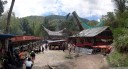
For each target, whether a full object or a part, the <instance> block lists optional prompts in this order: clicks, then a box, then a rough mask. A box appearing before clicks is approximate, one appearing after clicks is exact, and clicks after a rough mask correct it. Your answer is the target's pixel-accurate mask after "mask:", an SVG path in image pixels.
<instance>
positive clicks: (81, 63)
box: [33, 51, 108, 69]
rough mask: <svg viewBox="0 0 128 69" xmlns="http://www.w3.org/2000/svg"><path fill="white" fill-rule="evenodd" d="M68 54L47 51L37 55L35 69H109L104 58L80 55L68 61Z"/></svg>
mask: <svg viewBox="0 0 128 69" xmlns="http://www.w3.org/2000/svg"><path fill="white" fill-rule="evenodd" d="M67 56H68V53H67V52H63V51H45V52H44V54H43V53H40V54H37V55H36V59H35V62H34V66H33V69H49V68H48V66H47V65H50V66H52V67H53V68H54V69H108V68H107V67H108V65H107V62H106V59H105V57H104V56H101V55H86V54H80V56H79V57H77V58H73V59H67V58H66V57H67Z"/></svg>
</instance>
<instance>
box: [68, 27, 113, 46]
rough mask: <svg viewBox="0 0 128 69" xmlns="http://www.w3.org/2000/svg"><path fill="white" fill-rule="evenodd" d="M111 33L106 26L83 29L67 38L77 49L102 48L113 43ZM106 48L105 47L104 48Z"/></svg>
mask: <svg viewBox="0 0 128 69" xmlns="http://www.w3.org/2000/svg"><path fill="white" fill-rule="evenodd" d="M112 35H113V34H112V31H111V30H110V29H109V27H108V26H102V27H96V28H90V29H85V30H83V31H81V32H80V33H78V34H76V35H73V36H71V37H69V41H70V42H73V43H74V44H75V46H78V47H89V48H102V46H108V45H110V44H112V42H113V36H112ZM104 48H107V47H104Z"/></svg>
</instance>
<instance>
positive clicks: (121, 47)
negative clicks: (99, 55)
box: [104, 0, 128, 67]
mask: <svg viewBox="0 0 128 69" xmlns="http://www.w3.org/2000/svg"><path fill="white" fill-rule="evenodd" d="M113 3H115V7H116V9H115V12H108V14H107V15H106V16H105V17H107V18H104V20H106V24H107V25H109V26H110V27H111V29H112V31H113V37H114V45H113V46H114V52H112V53H111V54H110V55H109V56H108V57H107V59H108V62H109V63H110V66H116V67H120V66H123V67H125V66H128V55H127V53H128V36H127V35H128V9H127V8H128V6H127V4H128V0H113Z"/></svg>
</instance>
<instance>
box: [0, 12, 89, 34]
mask: <svg viewBox="0 0 128 69" xmlns="http://www.w3.org/2000/svg"><path fill="white" fill-rule="evenodd" d="M6 18H7V12H6V13H4V14H3V15H2V16H1V17H0V30H1V32H4V31H5V26H6ZM81 20H82V21H84V22H88V21H89V20H87V19H83V18H81ZM42 25H43V26H45V27H46V28H48V29H50V30H52V31H57V30H61V29H64V28H66V29H67V30H68V31H74V32H75V31H79V29H78V27H77V25H76V21H75V19H74V17H73V16H69V17H68V18H66V16H59V15H50V16H45V17H44V16H27V17H23V18H18V17H15V14H14V13H12V15H11V23H10V34H15V35H35V36H44V35H45V32H44V30H43V28H42Z"/></svg>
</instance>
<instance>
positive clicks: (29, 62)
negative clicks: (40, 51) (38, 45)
mask: <svg viewBox="0 0 128 69" xmlns="http://www.w3.org/2000/svg"><path fill="white" fill-rule="evenodd" d="M35 56H36V55H35V52H34V51H31V52H30V53H28V52H27V51H23V52H20V53H19V58H20V61H21V62H22V64H25V66H26V69H32V66H33V64H34V60H35Z"/></svg>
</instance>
